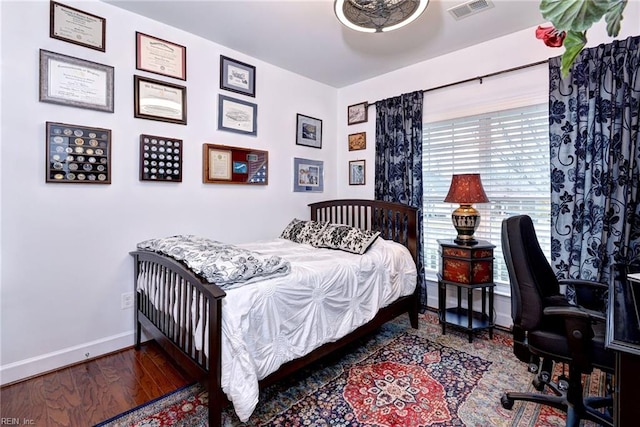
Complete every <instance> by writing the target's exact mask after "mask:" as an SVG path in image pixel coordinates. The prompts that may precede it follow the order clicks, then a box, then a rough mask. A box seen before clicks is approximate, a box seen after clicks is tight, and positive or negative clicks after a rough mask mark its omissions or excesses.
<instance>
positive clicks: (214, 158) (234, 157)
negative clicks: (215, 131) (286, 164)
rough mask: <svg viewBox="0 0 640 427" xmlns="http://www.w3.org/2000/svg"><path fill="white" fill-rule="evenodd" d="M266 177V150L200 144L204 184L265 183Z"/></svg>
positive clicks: (267, 172) (267, 175)
mask: <svg viewBox="0 0 640 427" xmlns="http://www.w3.org/2000/svg"><path fill="white" fill-rule="evenodd" d="M268 178H269V152H268V151H264V150H254V149H251V148H241V147H229V146H227V145H216V144H203V145H202V182H204V183H205V184H249V185H267V184H268V183H269V180H268Z"/></svg>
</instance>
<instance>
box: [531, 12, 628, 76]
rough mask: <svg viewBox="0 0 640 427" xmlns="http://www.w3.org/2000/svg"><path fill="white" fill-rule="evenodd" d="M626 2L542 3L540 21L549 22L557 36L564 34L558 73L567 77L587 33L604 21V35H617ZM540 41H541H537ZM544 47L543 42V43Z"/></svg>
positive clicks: (583, 44)
mask: <svg viewBox="0 0 640 427" xmlns="http://www.w3.org/2000/svg"><path fill="white" fill-rule="evenodd" d="M626 5H627V0H542V1H541V2H540V12H541V13H542V17H543V18H545V19H546V20H547V21H549V22H551V23H552V24H553V26H554V28H555V30H556V31H557V32H565V33H566V37H564V38H563V40H564V49H565V50H564V54H563V55H562V65H561V71H562V75H563V76H566V75H567V74H568V73H569V69H570V68H571V65H572V64H573V62H574V61H575V59H576V57H577V56H578V54H579V53H580V51H581V50H582V48H584V46H585V45H586V44H587V30H589V28H591V26H592V25H593V24H595V23H596V22H598V21H600V20H601V19H602V17H604V20H605V22H606V23H607V34H608V35H609V36H610V37H616V36H617V35H618V33H619V32H620V25H621V22H622V11H623V10H624V8H625V7H626ZM539 38H541V37H539ZM545 43H546V39H545Z"/></svg>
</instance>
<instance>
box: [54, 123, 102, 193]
mask: <svg viewBox="0 0 640 427" xmlns="http://www.w3.org/2000/svg"><path fill="white" fill-rule="evenodd" d="M46 150H47V151H46V182H57V183H71V184H78V183H87V184H111V130H110V129H102V128H95V127H89V126H81V125H70V124H66V123H55V122H46Z"/></svg>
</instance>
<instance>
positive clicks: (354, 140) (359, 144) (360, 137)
mask: <svg viewBox="0 0 640 427" xmlns="http://www.w3.org/2000/svg"><path fill="white" fill-rule="evenodd" d="M365 148H367V133H366V132H358V133H352V134H351V135H349V151H355V150H364V149H365Z"/></svg>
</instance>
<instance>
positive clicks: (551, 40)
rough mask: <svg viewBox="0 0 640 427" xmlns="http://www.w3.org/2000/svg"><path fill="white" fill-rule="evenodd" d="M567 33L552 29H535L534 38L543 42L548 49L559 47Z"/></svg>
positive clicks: (540, 27)
mask: <svg viewBox="0 0 640 427" xmlns="http://www.w3.org/2000/svg"><path fill="white" fill-rule="evenodd" d="M566 36H567V33H565V32H564V31H558V30H556V29H555V28H554V27H542V26H539V27H538V28H536V38H537V39H541V40H542V41H544V44H546V45H547V46H549V47H560V46H562V42H564V38H565V37H566Z"/></svg>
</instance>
